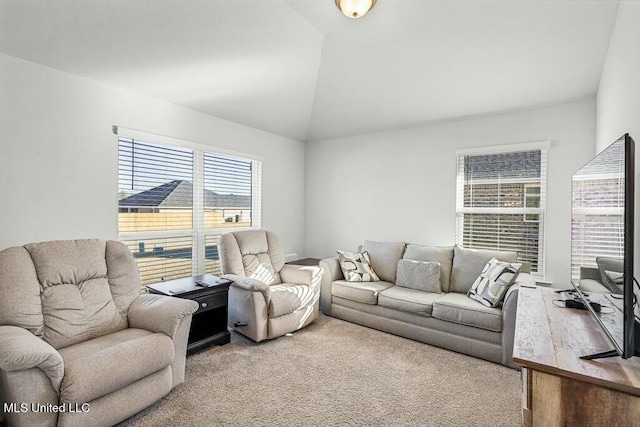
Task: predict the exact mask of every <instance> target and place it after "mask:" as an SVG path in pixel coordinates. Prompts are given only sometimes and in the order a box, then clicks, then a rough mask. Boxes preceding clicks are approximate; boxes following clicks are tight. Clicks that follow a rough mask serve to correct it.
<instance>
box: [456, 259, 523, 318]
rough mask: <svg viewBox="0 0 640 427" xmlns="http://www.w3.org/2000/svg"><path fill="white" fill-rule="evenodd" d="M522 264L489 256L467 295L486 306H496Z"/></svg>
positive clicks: (514, 279)
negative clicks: (489, 258)
mask: <svg viewBox="0 0 640 427" xmlns="http://www.w3.org/2000/svg"><path fill="white" fill-rule="evenodd" d="M521 268H522V264H520V263H515V262H514V263H510V262H503V261H498V260H497V259H496V258H491V260H489V262H488V263H487V265H485V266H484V269H483V270H482V273H481V274H480V276H479V277H478V278H477V279H476V281H475V282H474V283H473V286H471V289H469V292H468V293H467V295H468V296H469V298H472V299H474V300H476V301H479V302H481V303H482V304H484V305H486V306H487V307H497V306H498V304H500V303H501V302H502V298H504V295H505V294H506V293H507V289H509V286H511V285H513V283H514V282H515V281H516V278H517V277H518V274H520V269H521Z"/></svg>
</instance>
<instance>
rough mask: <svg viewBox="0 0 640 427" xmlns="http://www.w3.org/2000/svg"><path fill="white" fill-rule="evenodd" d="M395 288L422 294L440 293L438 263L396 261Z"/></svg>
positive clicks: (408, 260)
mask: <svg viewBox="0 0 640 427" xmlns="http://www.w3.org/2000/svg"><path fill="white" fill-rule="evenodd" d="M396 286H400V287H403V288H410V289H415V290H417V291H423V292H436V293H439V292H441V291H442V288H441V286H440V263H439V262H424V261H413V260H410V259H401V260H400V261H398V274H397V277H396Z"/></svg>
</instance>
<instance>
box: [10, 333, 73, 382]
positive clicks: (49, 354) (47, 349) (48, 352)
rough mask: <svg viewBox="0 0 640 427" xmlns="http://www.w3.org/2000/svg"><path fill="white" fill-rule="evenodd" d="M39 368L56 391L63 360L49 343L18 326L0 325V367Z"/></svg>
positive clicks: (20, 369)
mask: <svg viewBox="0 0 640 427" xmlns="http://www.w3.org/2000/svg"><path fill="white" fill-rule="evenodd" d="M31 368H39V369H41V370H42V371H43V372H44V373H45V374H46V375H47V377H49V379H50V380H51V385H52V386H53V389H54V390H55V391H56V392H58V391H59V390H60V383H61V382H62V377H63V376H64V362H63V361H62V356H60V353H58V351H57V350H56V349H55V348H53V347H52V346H51V345H49V344H48V343H46V342H45V341H43V340H42V339H40V338H38V337H37V336H35V335H33V334H32V333H31V332H29V331H27V330H26V329H22V328H20V327H18V326H6V325H5V326H0V369H2V370H3V371H6V372H14V371H24V370H27V369H31Z"/></svg>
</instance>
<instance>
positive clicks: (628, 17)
mask: <svg viewBox="0 0 640 427" xmlns="http://www.w3.org/2000/svg"><path fill="white" fill-rule="evenodd" d="M627 132H628V133H629V134H630V135H631V136H632V137H633V138H634V140H635V141H636V144H640V2H639V1H622V2H621V3H620V7H619V8H618V17H617V20H616V24H615V27H614V29H613V34H612V35H611V41H610V43H609V51H608V53H607V59H606V60H605V63H604V67H603V69H602V77H601V79H600V86H599V87H598V96H597V134H596V135H597V137H596V150H597V152H600V151H602V150H603V149H604V148H606V147H607V146H608V145H609V144H611V143H612V142H614V141H615V140H616V139H618V138H619V137H620V136H621V135H623V134H625V133H627ZM637 151H638V152H640V149H639V150H637ZM637 155H639V156H640V154H637ZM636 159H640V157H636ZM636 165H640V162H638V160H636Z"/></svg>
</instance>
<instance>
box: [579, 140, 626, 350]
mask: <svg viewBox="0 0 640 427" xmlns="http://www.w3.org/2000/svg"><path fill="white" fill-rule="evenodd" d="M633 156H634V147H633V140H632V139H631V138H630V137H629V136H628V135H625V136H623V137H622V138H620V139H619V140H617V141H616V142H614V143H613V144H611V145H610V146H609V147H607V148H606V149H604V150H603V151H601V152H600V153H599V154H598V155H597V156H596V157H594V158H593V159H592V160H591V161H589V162H588V163H587V164H586V165H584V166H583V167H582V168H581V169H580V170H578V171H577V172H576V173H574V174H573V176H572V180H571V187H572V196H571V279H572V283H573V285H574V287H576V289H577V290H578V291H579V294H580V295H581V297H582V298H584V299H586V300H587V301H592V302H596V303H598V304H600V305H601V306H602V309H601V311H600V312H596V311H595V310H593V309H591V307H589V308H590V310H591V312H592V314H593V315H594V316H595V318H596V320H597V321H598V323H599V324H600V326H601V327H602V328H603V329H604V331H605V333H606V334H607V336H608V337H609V339H610V340H611V342H612V344H613V345H614V347H615V351H612V352H605V353H610V354H603V355H599V357H605V356H610V355H618V354H619V355H621V356H623V357H630V356H631V355H633V352H634V347H635V346H634V342H633V333H634V331H633V329H634V326H635V324H636V323H637V322H635V315H636V314H638V313H634V312H635V311H636V310H638V309H637V307H636V304H635V301H636V300H637V297H638V288H637V287H635V286H634V285H633V179H634V175H633Z"/></svg>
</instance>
